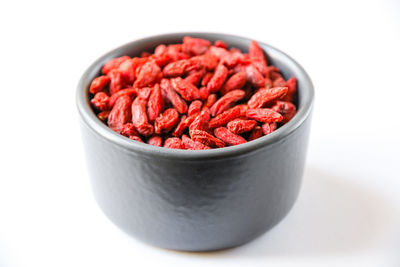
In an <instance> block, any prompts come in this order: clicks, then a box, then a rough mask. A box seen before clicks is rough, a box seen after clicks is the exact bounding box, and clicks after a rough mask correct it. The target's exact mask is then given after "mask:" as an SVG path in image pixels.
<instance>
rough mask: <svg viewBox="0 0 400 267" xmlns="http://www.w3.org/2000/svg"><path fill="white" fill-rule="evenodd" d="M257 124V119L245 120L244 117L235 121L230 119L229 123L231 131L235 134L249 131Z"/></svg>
mask: <svg viewBox="0 0 400 267" xmlns="http://www.w3.org/2000/svg"><path fill="white" fill-rule="evenodd" d="M256 126H257V122H256V121H255V120H243V119H234V120H233V121H230V122H228V124H227V127H228V129H229V131H231V132H232V133H234V134H241V133H245V132H249V131H251V130H253V128H254V127H256Z"/></svg>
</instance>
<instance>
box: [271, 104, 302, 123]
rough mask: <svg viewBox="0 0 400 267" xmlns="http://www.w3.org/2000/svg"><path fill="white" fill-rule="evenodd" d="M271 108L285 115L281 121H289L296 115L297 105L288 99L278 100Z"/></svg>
mask: <svg viewBox="0 0 400 267" xmlns="http://www.w3.org/2000/svg"><path fill="white" fill-rule="evenodd" d="M271 109H272V110H274V111H276V112H278V113H280V114H281V115H282V116H283V119H282V121H281V123H287V122H288V121H290V120H291V119H292V118H293V117H294V115H296V106H295V105H293V104H292V103H290V102H287V101H276V103H275V105H274V106H273V107H272V108H271Z"/></svg>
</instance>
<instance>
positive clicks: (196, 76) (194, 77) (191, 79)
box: [185, 70, 204, 86]
mask: <svg viewBox="0 0 400 267" xmlns="http://www.w3.org/2000/svg"><path fill="white" fill-rule="evenodd" d="M203 75H204V70H199V71H195V72H193V73H191V74H189V75H188V76H187V77H186V78H185V82H188V83H190V84H193V85H194V86H197V85H198V84H199V82H200V80H201V78H203Z"/></svg>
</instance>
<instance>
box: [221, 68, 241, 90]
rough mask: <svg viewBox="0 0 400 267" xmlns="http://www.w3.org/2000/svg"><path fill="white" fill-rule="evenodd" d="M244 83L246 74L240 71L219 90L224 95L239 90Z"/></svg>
mask: <svg viewBox="0 0 400 267" xmlns="http://www.w3.org/2000/svg"><path fill="white" fill-rule="evenodd" d="M245 83H246V73H245V72H243V71H240V72H238V73H236V74H234V75H232V76H231V77H230V78H229V79H228V80H227V81H226V83H225V84H224V86H223V87H222V89H221V94H222V95H225V94H227V93H228V92H229V91H232V90H235V89H241V88H242V87H243V86H244V85H245Z"/></svg>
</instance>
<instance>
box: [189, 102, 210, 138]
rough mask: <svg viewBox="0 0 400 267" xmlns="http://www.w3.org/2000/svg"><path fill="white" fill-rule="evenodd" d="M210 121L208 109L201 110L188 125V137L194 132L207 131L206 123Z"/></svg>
mask: <svg viewBox="0 0 400 267" xmlns="http://www.w3.org/2000/svg"><path fill="white" fill-rule="evenodd" d="M209 121H210V110H209V109H208V108H205V109H203V110H202V111H201V112H200V114H199V115H197V116H196V117H195V119H194V120H193V122H192V123H190V125H189V135H190V137H192V133H193V131H195V130H203V131H208V122H209Z"/></svg>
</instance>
